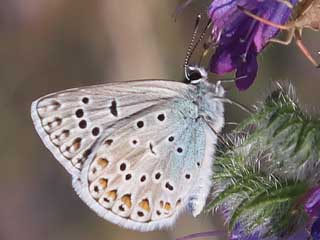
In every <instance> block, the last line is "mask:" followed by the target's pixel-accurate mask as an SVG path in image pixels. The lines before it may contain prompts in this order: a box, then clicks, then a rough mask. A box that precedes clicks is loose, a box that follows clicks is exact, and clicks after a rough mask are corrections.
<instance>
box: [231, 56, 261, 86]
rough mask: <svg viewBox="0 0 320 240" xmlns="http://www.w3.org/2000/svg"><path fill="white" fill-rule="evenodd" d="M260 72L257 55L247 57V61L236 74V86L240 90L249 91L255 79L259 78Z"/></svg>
mask: <svg viewBox="0 0 320 240" xmlns="http://www.w3.org/2000/svg"><path fill="white" fill-rule="evenodd" d="M257 72H258V63H257V55H256V54H255V53H252V54H250V55H249V56H247V58H246V61H245V62H243V63H242V64H241V65H239V66H238V68H237V73H236V78H237V79H238V80H236V85H237V88H238V89H239V90H246V89H248V88H249V87H250V86H251V85H252V83H253V82H254V79H255V78H256V76H257Z"/></svg>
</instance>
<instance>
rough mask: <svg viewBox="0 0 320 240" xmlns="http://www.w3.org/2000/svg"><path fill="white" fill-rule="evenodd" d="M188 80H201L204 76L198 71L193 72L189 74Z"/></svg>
mask: <svg viewBox="0 0 320 240" xmlns="http://www.w3.org/2000/svg"><path fill="white" fill-rule="evenodd" d="M188 78H189V80H190V81H191V82H192V81H195V80H199V79H201V78H202V75H201V73H200V72H199V71H198V70H192V71H190V72H189V73H188Z"/></svg>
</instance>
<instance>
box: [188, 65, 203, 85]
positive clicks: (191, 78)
mask: <svg viewBox="0 0 320 240" xmlns="http://www.w3.org/2000/svg"><path fill="white" fill-rule="evenodd" d="M207 78H208V73H207V71H206V70H205V69H204V68H202V67H197V66H186V68H185V81H186V82H187V83H190V84H197V83H199V82H201V81H202V80H206V79H207Z"/></svg>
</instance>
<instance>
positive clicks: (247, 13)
mask: <svg viewBox="0 0 320 240" xmlns="http://www.w3.org/2000/svg"><path fill="white" fill-rule="evenodd" d="M238 8H239V10H241V11H242V12H243V13H244V14H246V15H248V16H249V17H252V18H253V19H255V20H257V21H259V22H262V23H264V24H266V25H269V26H271V27H275V28H279V29H281V30H287V31H288V30H290V29H291V28H292V27H293V26H292V24H286V25H282V24H278V23H275V22H272V21H269V20H268V19H265V18H263V17H259V16H257V15H256V14H254V13H252V12H250V11H249V10H247V9H245V8H244V7H242V6H239V5H238Z"/></svg>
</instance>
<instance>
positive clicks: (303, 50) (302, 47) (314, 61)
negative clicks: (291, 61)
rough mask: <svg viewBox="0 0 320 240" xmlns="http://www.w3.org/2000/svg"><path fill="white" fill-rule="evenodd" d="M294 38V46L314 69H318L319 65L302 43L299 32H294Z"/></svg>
mask: <svg viewBox="0 0 320 240" xmlns="http://www.w3.org/2000/svg"><path fill="white" fill-rule="evenodd" d="M294 35H295V38H296V44H297V46H298V47H299V49H300V50H301V52H302V53H303V55H305V56H306V58H307V59H308V60H309V61H310V62H311V63H312V64H313V65H314V66H315V67H316V68H320V64H319V63H318V62H317V61H316V60H315V59H314V58H313V57H312V55H311V53H310V52H309V50H308V49H307V48H306V46H305V45H304V44H303V42H302V36H301V30H296V31H295V33H294Z"/></svg>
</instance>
